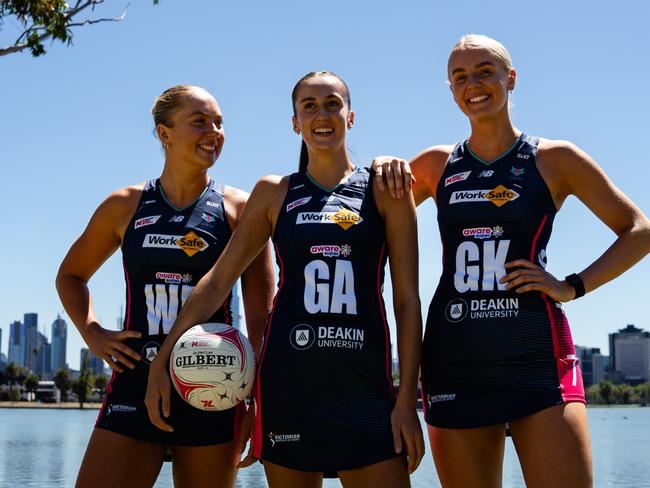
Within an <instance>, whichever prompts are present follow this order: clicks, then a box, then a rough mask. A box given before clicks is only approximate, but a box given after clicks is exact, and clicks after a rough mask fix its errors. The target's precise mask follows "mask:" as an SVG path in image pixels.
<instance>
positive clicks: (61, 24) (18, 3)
mask: <svg viewBox="0 0 650 488" xmlns="http://www.w3.org/2000/svg"><path fill="white" fill-rule="evenodd" d="M104 1H105V0H77V1H75V2H73V5H72V6H70V5H69V4H67V3H66V2H65V1H64V0H0V25H2V23H3V22H4V20H5V19H7V18H11V19H12V21H13V22H14V23H19V24H20V26H21V28H22V29H23V32H22V34H20V36H19V37H18V39H17V40H16V42H15V43H14V44H13V45H12V46H7V47H0V56H4V55H7V54H11V53H14V52H19V51H23V50H25V49H28V50H29V51H30V52H31V53H32V56H34V57H38V56H42V55H43V54H45V47H44V46H43V41H45V40H47V39H51V40H52V41H59V42H62V43H65V44H67V45H70V44H71V43H72V30H71V28H72V27H79V26H82V25H89V24H96V23H98V22H110V21H113V22H116V21H120V20H122V19H123V18H124V14H123V15H122V16H121V17H118V18H103V19H85V20H82V21H76V19H75V16H76V15H78V14H79V13H81V12H82V11H84V10H86V9H90V10H91V11H93V10H94V9H95V7H97V6H98V5H100V4H102V3H104ZM153 3H154V5H156V4H158V3H159V0H154V2H153ZM125 13H126V12H125Z"/></svg>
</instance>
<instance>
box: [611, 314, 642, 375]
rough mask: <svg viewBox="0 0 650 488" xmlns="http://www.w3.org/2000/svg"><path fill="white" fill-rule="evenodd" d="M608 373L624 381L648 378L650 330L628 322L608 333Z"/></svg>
mask: <svg viewBox="0 0 650 488" xmlns="http://www.w3.org/2000/svg"><path fill="white" fill-rule="evenodd" d="M609 354H610V362H609V369H610V374H611V375H612V376H614V377H621V376H622V377H623V379H624V380H625V382H626V383H630V384H637V383H643V382H645V381H648V380H650V332H647V331H645V330H643V329H639V328H637V327H635V326H634V325H633V324H628V325H627V327H625V328H623V329H619V331H618V332H614V333H613V334H609Z"/></svg>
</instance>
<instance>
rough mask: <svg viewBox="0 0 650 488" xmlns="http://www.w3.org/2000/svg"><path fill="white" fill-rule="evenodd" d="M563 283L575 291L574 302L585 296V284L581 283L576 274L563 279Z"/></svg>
mask: <svg viewBox="0 0 650 488" xmlns="http://www.w3.org/2000/svg"><path fill="white" fill-rule="evenodd" d="M564 281H566V282H567V283H568V284H570V285H571V286H572V287H573V289H574V290H575V291H576V296H575V297H573V299H574V300H575V299H576V298H580V297H582V296H584V294H585V284H584V283H583V281H582V278H580V276H578V275H577V274H575V273H573V274H570V275H569V276H567V277H566V278H564Z"/></svg>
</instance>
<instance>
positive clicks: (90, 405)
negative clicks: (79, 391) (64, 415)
mask: <svg viewBox="0 0 650 488" xmlns="http://www.w3.org/2000/svg"><path fill="white" fill-rule="evenodd" d="M101 407H102V403H101V402H84V406H83V410H99V409H100V408H101ZM0 408H27V409H35V408H36V409H43V408H47V409H56V410H82V409H81V408H79V402H60V403H41V402H0Z"/></svg>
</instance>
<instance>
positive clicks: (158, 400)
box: [144, 360, 174, 432]
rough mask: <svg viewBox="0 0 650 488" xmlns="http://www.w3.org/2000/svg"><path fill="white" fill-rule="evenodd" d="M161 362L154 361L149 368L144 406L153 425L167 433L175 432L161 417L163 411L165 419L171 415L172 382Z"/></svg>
mask: <svg viewBox="0 0 650 488" xmlns="http://www.w3.org/2000/svg"><path fill="white" fill-rule="evenodd" d="M160 361H161V360H158V362H156V360H154V361H153V362H152V363H151V366H149V378H148V380H147V393H146V395H145V398H144V404H145V405H146V407H147V413H148V414H149V420H150V421H151V423H152V424H153V425H155V426H156V427H158V428H159V429H161V430H164V431H165V432H173V431H174V428H173V427H172V426H171V425H169V424H168V423H167V422H165V421H164V420H163V417H161V416H160V413H161V410H162V414H163V416H164V417H165V418H169V416H170V415H171V406H170V401H169V399H170V397H171V380H170V379H169V374H168V373H167V369H166V368H165V365H164V363H161V362H160Z"/></svg>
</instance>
